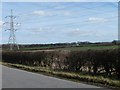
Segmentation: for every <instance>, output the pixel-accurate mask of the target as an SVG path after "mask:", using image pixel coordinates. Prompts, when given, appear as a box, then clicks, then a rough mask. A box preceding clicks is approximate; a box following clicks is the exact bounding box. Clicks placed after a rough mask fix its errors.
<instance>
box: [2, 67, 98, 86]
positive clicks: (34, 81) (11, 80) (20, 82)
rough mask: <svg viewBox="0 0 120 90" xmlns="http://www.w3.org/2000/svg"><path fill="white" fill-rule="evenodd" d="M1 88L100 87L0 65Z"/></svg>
mask: <svg viewBox="0 0 120 90" xmlns="http://www.w3.org/2000/svg"><path fill="white" fill-rule="evenodd" d="M2 88H100V87H97V86H93V85H87V84H82V83H77V82H72V81H68V80H63V79H58V78H54V77H50V76H44V75H41V74H36V73H31V72H27V71H23V70H19V69H13V68H8V67H6V66H2Z"/></svg>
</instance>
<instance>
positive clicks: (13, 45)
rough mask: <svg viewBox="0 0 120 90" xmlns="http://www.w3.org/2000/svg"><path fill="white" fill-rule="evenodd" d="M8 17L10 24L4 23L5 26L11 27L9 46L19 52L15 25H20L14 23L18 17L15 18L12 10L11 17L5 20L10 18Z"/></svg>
mask: <svg viewBox="0 0 120 90" xmlns="http://www.w3.org/2000/svg"><path fill="white" fill-rule="evenodd" d="M8 17H9V18H10V22H5V23H4V24H6V23H8V24H9V27H10V28H9V29H7V30H9V31H10V36H9V40H8V45H9V48H10V50H19V46H18V44H17V41H16V36H15V31H17V29H15V25H18V23H14V19H15V18H16V16H13V11H12V9H11V15H10V16H6V17H5V18H8ZM5 31H6V30H5Z"/></svg>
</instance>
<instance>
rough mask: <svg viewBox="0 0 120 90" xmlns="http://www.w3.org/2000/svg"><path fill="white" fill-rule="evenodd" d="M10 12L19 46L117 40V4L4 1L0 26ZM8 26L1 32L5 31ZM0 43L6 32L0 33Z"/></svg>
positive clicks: (7, 33) (6, 39) (7, 32)
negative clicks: (0, 37) (0, 34)
mask: <svg viewBox="0 0 120 90" xmlns="http://www.w3.org/2000/svg"><path fill="white" fill-rule="evenodd" d="M10 9H13V13H14V15H15V16H18V17H17V18H16V19H15V22H19V23H21V25H19V24H18V26H15V27H17V28H19V29H18V31H16V38H17V42H18V43H20V44H21V43H29V44H30V43H36V44H38V43H58V42H61V43H62V42H77V41H91V42H99V41H102V42H106V41H112V40H115V39H118V4H117V3H115V2H39V3H38V2H16V3H15V2H9V3H7V2H4V3H3V4H2V19H3V20H1V21H0V27H1V26H2V25H1V23H3V22H5V21H9V19H5V18H4V17H5V16H7V15H10ZM7 28H8V25H6V26H4V28H3V29H7ZM0 32H2V36H3V43H7V42H8V38H9V31H4V30H2V31H0Z"/></svg>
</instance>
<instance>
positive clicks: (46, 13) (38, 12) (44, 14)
mask: <svg viewBox="0 0 120 90" xmlns="http://www.w3.org/2000/svg"><path fill="white" fill-rule="evenodd" d="M33 14H35V15H39V16H51V15H52V13H50V12H47V11H43V10H38V11H34V12H33Z"/></svg>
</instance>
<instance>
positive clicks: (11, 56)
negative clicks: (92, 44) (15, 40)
mask: <svg viewBox="0 0 120 90" xmlns="http://www.w3.org/2000/svg"><path fill="white" fill-rule="evenodd" d="M119 53H120V49H114V48H113V49H103V50H94V49H88V50H83V51H82V50H81V51H65V50H60V51H37V52H22V51H16V52H10V51H3V52H2V59H3V62H4V63H6V65H8V66H12V67H16V68H20V69H24V70H28V71H32V72H39V73H46V74H48V75H54V76H58V77H62V78H67V79H74V80H76V81H85V82H91V83H98V84H102V85H104V86H110V87H120V60H119Z"/></svg>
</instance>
